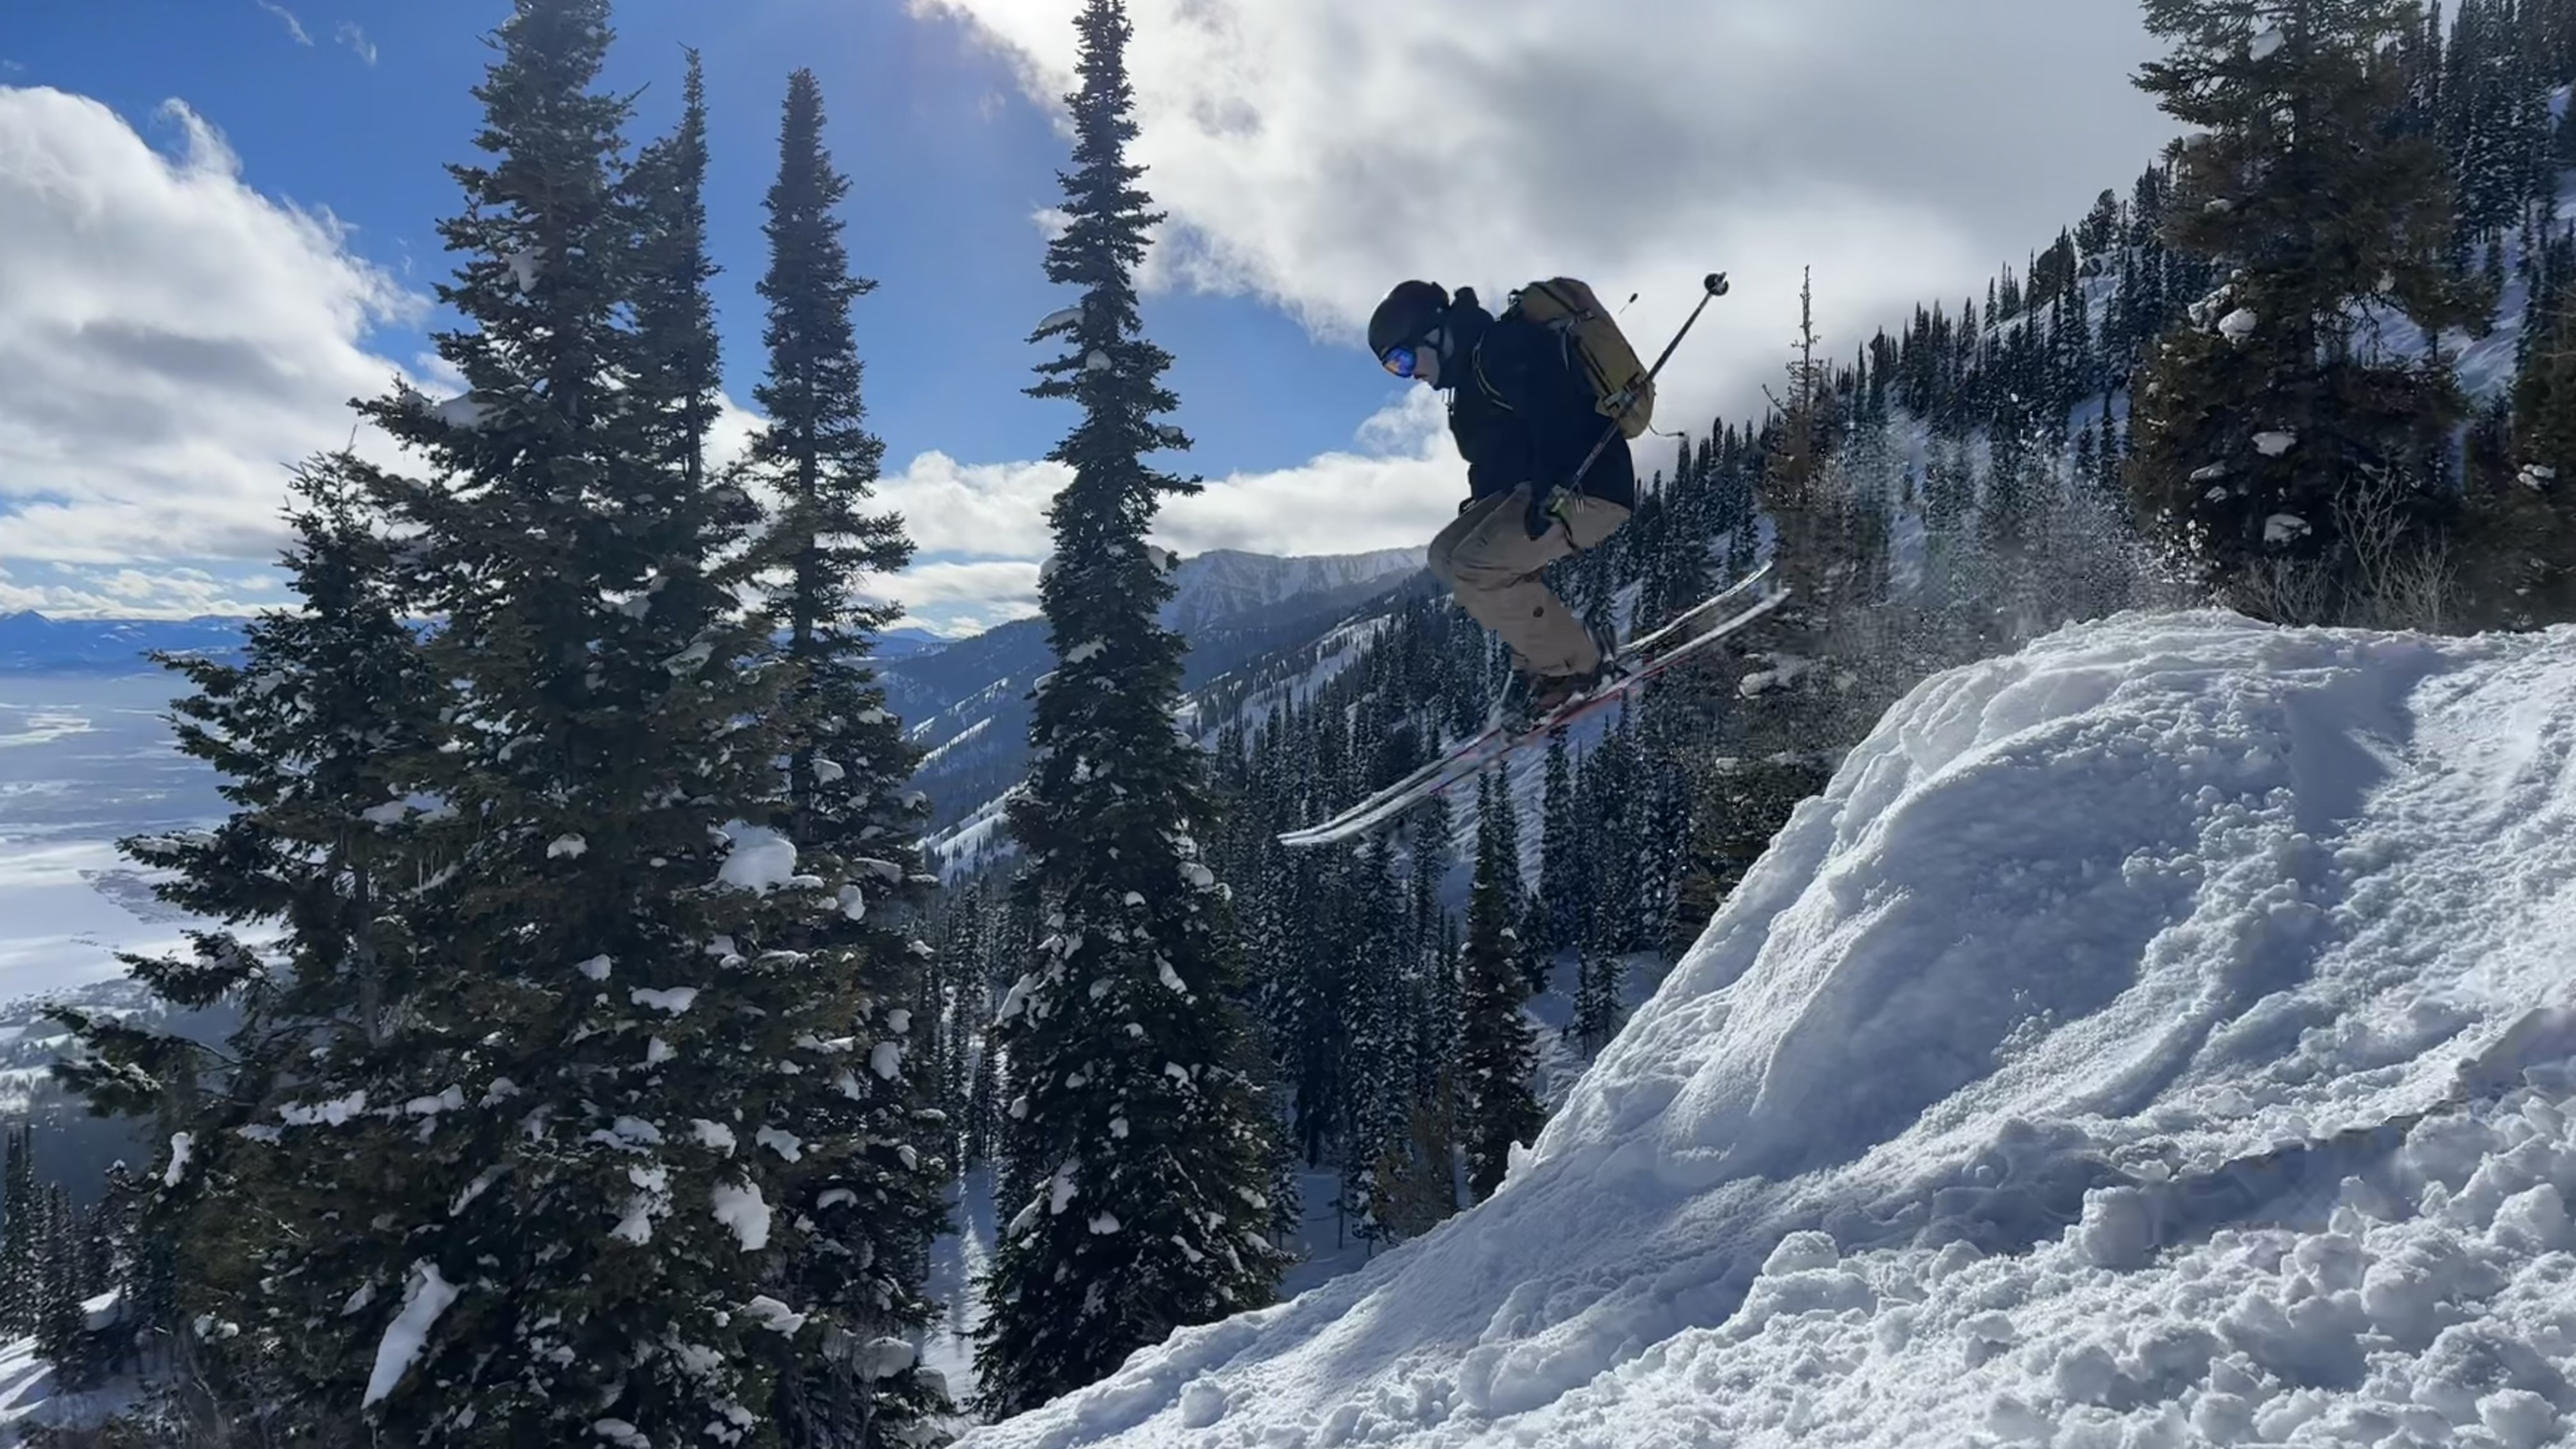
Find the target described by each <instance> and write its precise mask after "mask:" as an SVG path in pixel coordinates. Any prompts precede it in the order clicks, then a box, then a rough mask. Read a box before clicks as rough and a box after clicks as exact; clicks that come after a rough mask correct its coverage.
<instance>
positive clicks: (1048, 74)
mask: <svg viewBox="0 0 2576 1449" xmlns="http://www.w3.org/2000/svg"><path fill="white" fill-rule="evenodd" d="M910 3H911V4H912V6H913V8H914V10H915V11H916V12H919V13H946V14H953V15H957V16H962V17H964V18H966V19H967V20H969V21H970V22H971V23H972V24H973V25H974V26H975V27H977V28H978V29H979V31H980V32H981V33H982V34H983V35H984V36H985V37H986V38H987V39H988V40H989V41H990V42H991V43H993V44H994V45H996V46H997V47H998V48H999V49H1001V50H1002V51H1003V52H1004V53H1006V54H1008V55H1009V56H1011V57H1012V58H1013V59H1014V60H1016V61H1017V62H1018V63H1019V65H1020V67H1021V70H1022V76H1023V81H1024V88H1025V90H1026V91H1027V92H1028V93H1029V94H1030V95H1031V96H1033V97H1034V98H1036V99H1038V100H1040V101H1041V102H1043V103H1045V104H1047V105H1049V106H1050V107H1052V106H1054V105H1055V104H1056V103H1057V98H1058V97H1059V96H1061V95H1062V94H1063V93H1064V92H1065V91H1067V90H1069V89H1070V88H1071V87H1072V85H1073V84H1074V81H1073V75H1072V63H1073V55H1074V50H1073V45H1074V33H1073V26H1072V23H1071V22H1072V17H1073V15H1074V12H1075V11H1076V10H1077V9H1078V3H1077V0H910ZM1129 11H1130V14H1131V15H1132V16H1133V18H1134V21H1135V27H1136V37H1135V41H1134V43H1133V45H1132V46H1131V49H1130V52H1129V65H1130V70H1131V72H1132V74H1133V77H1134V80H1135V83H1136V87H1137V94H1138V118H1139V121H1140V123H1141V126H1142V134H1141V135H1140V136H1139V138H1138V139H1137V141H1136V143H1135V147H1134V157H1135V159H1136V160H1138V161H1140V162H1142V163H1144V164H1145V165H1146V166H1147V167H1148V168H1149V169H1148V171H1147V174H1146V177H1145V181H1144V185H1145V186H1146V188H1147V189H1148V190H1149V191H1150V192H1151V193H1152V194H1153V197H1154V201H1155V203H1156V205H1157V206H1158V207H1160V208H1162V209H1164V210H1167V211H1168V212H1169V213H1170V214H1171V217H1172V222H1171V224H1170V226H1169V227H1168V228H1167V235H1166V237H1165V238H1164V242H1163V244H1162V245H1160V246H1158V248H1157V249H1156V251H1155V253H1154V256H1153V260H1152V261H1151V263H1150V264H1149V266H1150V268H1151V269H1152V271H1153V273H1154V274H1156V275H1157V276H1159V278H1160V280H1161V281H1163V282H1164V283H1166V284H1169V283H1174V282H1184V283H1188V284H1193V285H1198V286H1203V287H1208V288H1211V289H1215V290H1220V291H1234V292H1242V293H1248V294H1251V295H1255V296H1259V297H1264V298H1268V299H1271V300H1273V301H1275V302H1277V303H1278V304H1280V305H1282V306H1283V307H1285V308H1287V309H1288V310H1289V311H1291V312H1292V313H1293V314H1295V315H1297V316H1299V317H1301V318H1302V319H1303V320H1305V321H1306V322H1307V323H1308V325H1309V326H1310V327H1312V328H1314V329H1315V330H1316V331H1317V332H1318V333H1319V334H1322V335H1327V336H1344V337H1349V336H1356V329H1357V327H1358V324H1359V323H1360V322H1361V321H1362V320H1363V319H1364V318H1365V317H1366V315H1367V313H1368V310H1369V309H1370V307H1371V306H1373V305H1374V304H1375V302H1376V300H1377V299H1378V298H1379V297H1380V296H1382V295H1383V294H1384V293H1385V291H1386V289H1387V287H1389V286H1390V285H1392V284H1393V283H1394V282H1395V281H1397V280H1400V279H1401V278H1404V277H1406V276H1424V277H1431V278H1434V279H1436V280H1439V281H1442V282H1445V283H1448V284H1450V285H1453V286H1454V285H1457V284H1459V283H1462V282H1464V283H1468V284H1472V285H1474V286H1476V287H1477V288H1478V290H1479V291H1480V292H1482V293H1484V294H1485V295H1486V296H1487V297H1488V298H1489V299H1492V300H1495V301H1499V299H1500V294H1501V292H1502V291H1503V290H1504V289H1506V288H1508V287H1509V286H1511V285H1514V284H1517V283H1518V282H1520V281H1524V280H1527V279H1528V278H1530V277H1533V276H1542V275H1550V274H1554V273H1559V272H1565V273H1571V274H1573V275H1577V276H1582V277H1585V278H1586V279H1588V280H1590V281H1592V282H1594V283H1595V285H1596V286H1598V287H1599V289H1600V290H1601V291H1602V293H1603V294H1604V295H1605V296H1616V297H1619V298H1625V297H1626V296H1627V295H1628V294H1629V293H1630V292H1632V291H1633V292H1638V293H1640V294H1641V296H1640V299H1639V301H1638V303H1637V305H1636V308H1635V310H1634V311H1632V312H1631V313H1630V314H1629V315H1628V317H1627V318H1626V319H1625V320H1626V322H1627V325H1628V328H1629V331H1630V332H1631V335H1632V336H1634V337H1636V338H1637V340H1638V343H1639V346H1640V349H1641V350H1643V351H1646V352H1647V353H1648V354H1649V355H1650V356H1651V355H1652V353H1653V352H1654V351H1657V350H1660V348H1661V347H1662V344H1663V342H1664V340H1665V339H1666V338H1667V337H1668V336H1669V335H1670V333H1671V330H1672V329H1673V328H1674V327H1675V326H1677V325H1678V324H1679V322H1680V320H1681V318H1682V316H1683V315H1684V314H1685V313H1686V312H1687V311H1688V309H1689V308H1690V306H1691V305H1692V304H1693V303H1694V302H1695V301H1697V299H1698V295H1699V290H1700V289H1699V285H1698V284H1699V280H1700V278H1701V276H1702V275H1703V274H1705V273H1707V272H1709V271H1712V270H1725V271H1728V272H1730V273H1731V274H1732V275H1733V277H1734V280H1735V282H1736V284H1737V286H1736V292H1735V295H1734V296H1732V297H1730V298H1728V299H1727V300H1725V301H1722V302H1719V303H1717V304H1715V305H1714V306H1713V307H1712V309H1711V315H1710V318H1709V320H1708V321H1706V322H1705V323H1703V324H1702V331H1701V333H1700V334H1695V337H1694V341H1693V342H1692V343H1691V344H1689V345H1688V346H1687V347H1685V349H1684V350H1683V351H1682V352H1681V353H1680V354H1679V355H1678V356H1677V357H1676V358H1675V359H1674V362H1673V364H1672V367H1671V370H1670V371H1669V372H1668V373H1667V374H1666V378H1667V387H1666V392H1667V395H1668V396H1670V397H1672V398H1673V399H1674V408H1675V414H1676V415H1678V416H1683V417H1687V418H1690V419H1691V420H1692V421H1693V425H1694V426H1701V425H1704V423H1705V421H1706V419H1707V418H1709V417H1710V416H1713V415H1715V414H1716V412H1717V411H1718V410H1719V409H1720V408H1721V407H1723V408H1724V409H1725V410H1726V411H1727V412H1728V414H1729V415H1742V414H1744V413H1746V412H1748V411H1749V410H1751V409H1752V408H1754V407H1757V406H1759V403H1760V398H1759V394H1758V393H1757V392H1756V391H1755V388H1756V386H1757V384H1758V383H1760V382H1762V381H1766V380H1768V379H1770V378H1771V377H1773V376H1775V375H1776V373H1777V369H1778V366H1779V363H1780V362H1781V361H1782V360H1783V358H1784V356H1785V352H1786V344H1787V342H1788V339H1789V337H1790V336H1791V334H1792V331H1793V330H1794V327H1795V324H1796V318H1797V297H1796V294H1797V290H1798V276H1799V269H1800V267H1801V266H1803V265H1805V264H1808V263H1813V264H1814V266H1815V269H1816V282H1817V289H1818V317H1819V321H1820V323H1821V325H1822V327H1823V328H1824V330H1825V332H1826V333H1827V342H1828V345H1829V347H1830V348H1831V349H1832V350H1833V351H1834V353H1835V354H1836V355H1838V356H1849V355H1850V354H1851V353H1852V351H1853V350H1854V348H1855V347H1856V345H1857V344H1858V343H1859V342H1860V341H1861V340H1862V339H1863V338H1864V337H1865V336H1866V335H1867V334H1868V332H1870V331H1872V330H1874V329H1875V328H1876V327H1878V326H1880V325H1887V326H1890V327H1891V328H1893V327H1894V326H1896V325H1898V324H1900V323H1901V322H1902V321H1903V319H1904V317H1905V315H1906V312H1907V309H1908V308H1910V306H1911V304H1913V303H1915V302H1917V301H1929V300H1933V299H1936V298H1938V299H1945V300H1948V301H1950V302H1952V303H1954V304H1955V302H1956V301H1957V299H1958V298H1960V297H1963V296H1966V295H1968V294H1969V292H1970V291H1972V290H1975V291H1979V292H1982V285H1983V281H1984V279H1985V278H1986V277H1987V276H1988V275H1990V274H1991V273H1992V271H1993V269H1994V267H1995V265H1996V264H1997V263H1999V262H2003V261H2006V260H2012V261H2016V262H2017V261H2018V260H2019V259H2020V258H2021V257H2022V256H2023V254H2024V253H2025V252H2026V251H2028V250H2029V249H2031V248H2033V247H2035V246H2038V245H2043V244H2045V243H2046V242H2047V240H2048V239H2049V238H2050V237H2051V236H2053V235H2054V234H2055V231H2056V228H2057V227H2059V226H2061V225H2065V224H2068V223H2071V222H2073V221H2074V220H2075V219H2076V218H2077V217H2079V216H2081V215H2082V213H2083V211H2084V209H2085V207H2086V206H2087V205H2088V204H2089V202H2090V199H2091V197H2092V196H2093V194H2094V193H2095V192H2096V191H2098V190H2100V189H2101V188H2102V187H2104V186H2124V185H2125V184H2126V182H2127V181H2128V179H2129V178H2130V177H2131V176H2133V175H2135V173H2136V172H2137V171H2138V170H2139V169H2140V168H2141V167H2143V166H2144V165H2146V164H2147V163H2148V162H2149V160H2151V159H2152V156H2153V153H2154V151H2155V148H2156V147H2157V146H2158V145H2159V144H2161V142H2162V141H2163V139H2164V138H2165V137H2166V136H2167V135H2169V134H2171V133H2172V131H2173V130H2174V129H2175V128H2174V127H2172V126H2171V125H2169V124H2168V123H2166V122H2165V121H2164V120H2163V119H2162V118H2161V117H2159V116H2158V115H2157V114H2156V113H2155V112H2154V110H2153V108H2152V105H2151V104H2150V102H2149V101H2148V100H2147V98H2146V97H2144V96H2143V95H2141V94H2139V93H2138V92H2137V91H2136V90H2135V89H2134V87H2131V86H2130V85H2128V84H2127V80H2126V77H2127V75H2128V74H2129V73H2130V72H2131V71H2132V70H2133V69H2134V67H2135V65H2136V64H2137V63H2138V62H2139V61H2141V60H2144V59H2146V58H2148V57H2149V56H2151V55H2152V54H2154V50H2153V47H2152V44H2151V42H2150V40H2149V39H2148V37H2147V36H2146V35H2145V34H2144V32H2143V29H2142V27H2141V25H2140V23H2139V19H2138V14H2137V7H2136V6H2135V5H2134V4H2133V3H2131V0H1956V3H1949V4H1939V5H1932V4H1924V3H1922V0H1808V3H1801V4H1788V3H1782V0H1628V3H1623V4H1621V5H1618V6H1616V7H1614V10H1603V9H1601V8H1600V7H1586V6H1581V5H1568V4H1564V3H1562V0H1406V3H1402V4H1393V5H1390V4H1386V3H1384V0H1297V3H1294V4H1284V3H1274V0H1132V3H1131V4H1130V5H1129ZM1614 19H1615V23H1613V21H1614Z"/></svg>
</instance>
